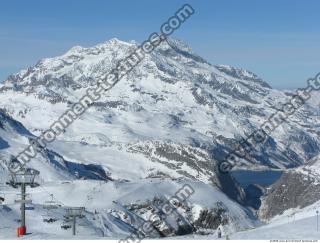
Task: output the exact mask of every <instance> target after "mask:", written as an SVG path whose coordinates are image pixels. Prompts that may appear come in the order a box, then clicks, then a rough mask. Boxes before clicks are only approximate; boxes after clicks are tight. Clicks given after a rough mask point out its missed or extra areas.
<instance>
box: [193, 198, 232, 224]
mask: <svg viewBox="0 0 320 243" xmlns="http://www.w3.org/2000/svg"><path fill="white" fill-rule="evenodd" d="M225 212H226V211H225V209H224V208H222V207H221V206H219V204H217V205H216V207H214V208H213V209H210V210H209V209H205V210H202V211H201V213H200V216H199V218H198V219H197V220H196V221H195V222H194V225H195V227H196V228H200V229H217V228H218V227H219V225H226V224H227V223H228V218H227V217H226V215H225Z"/></svg>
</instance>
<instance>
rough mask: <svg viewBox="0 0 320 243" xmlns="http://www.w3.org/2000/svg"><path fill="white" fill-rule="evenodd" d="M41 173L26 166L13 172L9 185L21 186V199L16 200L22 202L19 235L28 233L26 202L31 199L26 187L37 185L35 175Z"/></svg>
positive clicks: (29, 201)
mask: <svg viewBox="0 0 320 243" xmlns="http://www.w3.org/2000/svg"><path fill="white" fill-rule="evenodd" d="M37 175H39V171H37V170H34V169H31V168H25V169H24V170H21V171H18V172H16V173H12V174H11V180H10V181H9V183H8V184H9V185H11V186H12V187H14V188H18V187H21V199H20V200H15V202H16V203H20V204H21V208H20V210H21V226H20V227H19V228H18V229H17V235H18V236H22V235H25V234H26V231H27V228H26V203H31V200H26V195H27V194H26V187H27V186H30V187H36V186H37V184H36V183H35V182H34V180H35V177H36V176H37Z"/></svg>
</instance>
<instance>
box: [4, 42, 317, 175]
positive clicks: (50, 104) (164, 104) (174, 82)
mask: <svg viewBox="0 0 320 243" xmlns="http://www.w3.org/2000/svg"><path fill="white" fill-rule="evenodd" d="M136 47H137V44H136V43H135V42H129V43H127V42H123V41H120V40H117V39H111V40H109V41H107V42H105V43H102V44H99V45H97V46H94V47H91V48H83V47H79V46H77V47H74V48H72V49H71V50H69V51H68V52H67V53H65V54H64V55H62V56H59V57H54V58H46V59H43V60H41V61H39V62H38V63H37V64H36V65H35V66H33V67H30V68H28V69H27V70H23V71H21V72H19V73H17V74H15V75H12V76H10V77H9V78H8V79H7V80H5V82H4V84H3V85H2V86H1V88H0V106H1V107H3V108H4V109H6V111H7V112H8V113H9V114H10V115H12V116H13V117H14V118H15V119H17V120H18V121H20V122H22V123H23V124H24V125H25V126H26V127H27V128H28V129H29V130H30V131H31V132H33V133H35V135H39V134H40V132H41V131H44V130H45V129H47V128H48V127H49V126H50V124H51V123H52V122H54V121H55V119H57V118H58V117H59V115H61V114H62V113H63V111H64V110H65V109H66V108H68V107H71V105H72V104H73V103H74V102H76V101H77V99H78V98H80V97H81V96H82V95H83V94H84V92H85V90H86V88H88V87H91V86H94V85H95V84H96V82H97V81H98V80H99V77H101V76H103V75H104V74H106V73H107V72H108V71H110V70H111V68H112V67H113V64H115V63H116V62H117V61H118V60H120V59H122V58H124V57H126V56H127V55H128V54H129V53H130V52H131V51H132V50H134V49H135V48H136ZM291 95H292V93H291V94H290V93H285V92H281V91H277V90H274V89H272V88H271V87H270V86H269V85H268V84H267V83H266V82H264V81H263V80H262V79H261V78H259V77H257V76H256V75H255V74H253V73H251V72H249V71H246V70H243V69H237V68H233V67H230V66H222V65H216V66H215V65H211V64H210V63H208V62H207V61H206V60H204V59H203V58H201V57H199V56H198V55H196V54H195V53H193V51H192V50H191V49H190V47H188V46H187V45H186V44H184V43H183V42H181V41H177V40H172V39H170V40H168V42H165V43H163V44H162V45H161V46H160V47H158V48H157V49H156V50H155V51H154V52H153V53H152V54H150V55H147V56H146V58H145V59H144V60H143V61H142V62H141V63H140V64H139V65H138V66H137V67H136V68H135V69H134V70H133V71H132V72H131V73H130V74H129V75H128V76H127V77H125V78H123V80H121V82H119V83H118V84H117V85H116V86H115V87H114V88H113V89H112V90H110V91H109V92H108V93H106V94H105V96H104V97H102V98H101V99H100V100H99V102H96V103H95V104H94V105H93V106H92V107H91V108H90V110H89V111H88V112H87V113H86V114H85V115H83V116H82V118H81V119H80V120H79V121H77V122H76V123H75V124H73V125H72V127H71V128H70V129H68V131H67V133H66V134H65V135H63V136H61V138H60V139H59V141H58V142H57V143H56V144H55V145H54V147H55V149H56V150H57V151H58V152H61V153H62V154H64V153H66V155H68V156H70V158H72V159H78V160H82V161H87V162H88V161H89V159H88V157H90V160H91V159H92V157H91V155H89V156H88V155H86V153H87V152H86V151H87V150H88V151H92V154H97V153H98V151H94V153H93V150H99V149H100V148H104V149H107V151H108V152H107V153H104V156H103V158H102V157H101V156H99V160H100V161H101V163H110V160H113V158H114V157H118V156H123V155H124V154H126V153H127V152H123V151H136V148H137V147H139V149H140V150H143V151H140V154H142V155H143V156H144V157H150V156H151V155H150V154H149V155H148V153H150V152H151V151H152V150H153V151H160V150H162V148H161V147H162V146H168V149H178V148H179V146H180V145H183V146H185V145H187V146H191V147H192V148H201V149H203V150H206V151H207V152H208V154H209V156H210V157H211V158H213V159H220V158H222V157H223V156H224V155H225V153H226V151H229V150H230V149H232V147H233V145H234V144H235V143H236V141H239V139H241V138H245V137H246V134H250V132H252V131H254V130H255V129H257V128H258V127H259V125H261V124H262V123H263V122H264V121H266V119H267V118H268V117H269V116H270V115H272V114H273V113H274V112H276V111H277V109H279V108H280V107H281V105H282V104H283V103H284V102H286V101H287V100H288V99H289V97H290V96H291ZM317 112H318V111H317V109H316V107H314V106H306V108H303V109H301V110H300V111H298V112H297V113H296V114H294V115H293V116H292V117H291V118H290V119H289V121H288V123H285V124H284V125H283V126H281V127H280V128H279V129H278V130H277V132H275V133H274V134H272V136H271V137H269V138H268V140H267V141H266V143H265V144H263V145H261V146H259V147H256V148H254V149H253V151H252V153H251V154H250V156H251V157H252V159H251V162H248V161H243V165H239V166H244V165H245V164H249V166H251V167H252V166H255V167H258V166H267V167H273V168H286V167H294V166H297V165H301V164H303V163H304V162H305V161H307V160H309V159H311V158H312V157H314V156H315V155H317V153H318V151H319V145H320V142H319V138H318V136H317V135H318V134H317V133H319V128H318V127H317V126H315V124H318V123H319V117H318V114H317ZM79 142H81V143H82V145H80V143H79ZM61 143H68V144H72V146H78V147H79V146H83V144H86V145H87V148H88V149H87V150H85V151H84V153H81V154H78V155H73V156H71V155H70V154H68V151H63V147H64V145H61ZM159 146H160V147H159ZM89 148H90V149H89ZM68 150H69V149H68ZM81 150H83V149H81ZM110 150H112V151H113V152H112V153H111V152H110ZM114 153H120V154H121V155H117V156H115V155H114ZM152 153H153V156H154V155H156V154H154V152H152ZM156 156H159V154H158V155H156ZM110 157H112V159H111V158H110ZM164 157H165V156H164ZM130 158H131V154H130ZM95 159H96V158H95ZM123 159H124V158H123ZM123 159H122V160H123ZM163 162H164V163H167V162H168V163H169V164H172V163H170V158H163ZM164 163H162V165H163V166H164V167H167V166H166V165H165V164H164ZM175 166H177V168H182V167H185V168H183V169H182V170H183V171H188V173H189V176H190V177H192V178H194V177H196V176H198V177H201V178H208V176H207V175H205V174H206V173H207V172H206V171H204V170H201V168H200V171H199V175H198V172H196V173H195V170H194V167H196V166H195V165H191V164H190V163H184V164H183V165H179V164H176V165H175ZM181 166H182V167H181ZM186 167H190V168H191V169H189V170H187V168H186ZM135 168H136V167H135ZM146 170H148V169H147V168H144V172H143V173H142V174H143V175H139V176H142V177H145V176H146V175H148V174H151V173H155V172H147V171H146ZM139 171H142V170H141V169H139ZM176 171H179V170H178V169H176ZM192 171H193V172H192ZM110 172H111V173H112V169H111V168H110ZM178 173H179V172H178ZM183 173H185V172H183ZM128 176H129V175H128ZM209 176H210V175H209ZM129 178H132V177H130V176H129ZM129 178H128V179H129Z"/></svg>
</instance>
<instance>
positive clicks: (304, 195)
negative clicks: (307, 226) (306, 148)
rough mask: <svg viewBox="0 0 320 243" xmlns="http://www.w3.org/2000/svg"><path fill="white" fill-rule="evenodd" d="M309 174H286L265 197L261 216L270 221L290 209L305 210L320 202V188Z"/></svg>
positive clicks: (294, 172) (292, 172)
mask: <svg viewBox="0 0 320 243" xmlns="http://www.w3.org/2000/svg"><path fill="white" fill-rule="evenodd" d="M315 182H316V178H314V177H312V176H310V175H308V174H307V173H306V174H304V173H299V172H296V171H289V172H285V173H284V174H283V175H282V176H281V178H280V179H279V180H278V181H277V182H276V183H275V184H274V185H272V186H271V188H270V189H269V190H268V192H267V193H266V195H265V196H264V197H263V200H262V206H261V208H260V212H259V215H260V216H261V218H262V219H269V218H272V217H274V216H276V215H279V214H282V213H283V212H284V211H285V210H287V209H290V208H298V207H299V208H303V207H306V206H309V205H311V204H313V203H315V202H316V201H318V200H320V186H319V185H317V183H315Z"/></svg>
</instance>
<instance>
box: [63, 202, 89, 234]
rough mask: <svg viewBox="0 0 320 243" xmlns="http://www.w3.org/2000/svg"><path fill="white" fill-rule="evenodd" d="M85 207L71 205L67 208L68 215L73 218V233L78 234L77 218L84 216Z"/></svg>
mask: <svg viewBox="0 0 320 243" xmlns="http://www.w3.org/2000/svg"><path fill="white" fill-rule="evenodd" d="M84 210H85V208H84V207H69V208H66V217H67V218H71V219H72V234H73V235H76V219H77V217H79V218H81V217H83V212H84Z"/></svg>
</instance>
